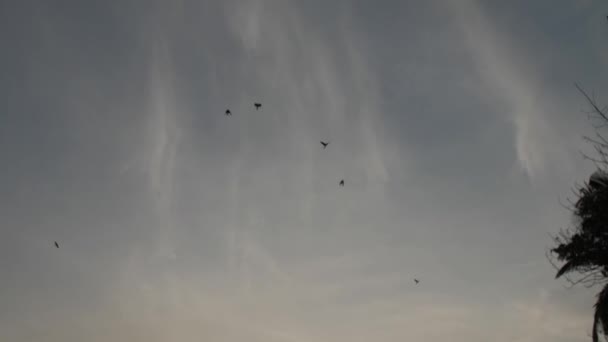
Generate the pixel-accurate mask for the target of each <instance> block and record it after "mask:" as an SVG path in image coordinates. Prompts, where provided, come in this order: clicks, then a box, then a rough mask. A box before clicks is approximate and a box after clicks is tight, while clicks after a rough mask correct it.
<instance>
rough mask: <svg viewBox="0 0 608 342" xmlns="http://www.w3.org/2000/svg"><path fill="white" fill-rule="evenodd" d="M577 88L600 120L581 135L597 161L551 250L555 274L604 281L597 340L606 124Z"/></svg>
mask: <svg viewBox="0 0 608 342" xmlns="http://www.w3.org/2000/svg"><path fill="white" fill-rule="evenodd" d="M577 89H578V90H579V91H580V92H581V93H582V94H583V95H584V96H585V98H586V99H587V101H588V102H589V104H590V105H591V107H592V108H593V109H592V112H591V114H592V118H594V119H596V120H599V121H600V122H601V123H602V124H601V125H598V126H595V128H596V135H595V137H594V138H589V137H586V138H585V139H586V140H587V141H588V142H590V143H591V144H592V145H593V146H594V147H595V150H596V152H597V154H598V156H599V157H589V156H586V157H587V159H590V160H592V161H593V162H594V163H595V164H596V165H597V167H598V170H597V171H596V172H595V173H593V174H592V175H591V177H589V180H588V182H586V183H585V184H584V185H583V186H582V187H580V188H579V189H578V190H577V193H576V195H577V197H578V198H577V200H576V201H575V202H574V203H572V208H571V210H572V212H573V215H574V218H575V219H576V220H575V223H574V227H572V228H571V229H569V230H566V231H562V232H561V233H560V234H559V235H558V236H557V237H556V238H555V242H556V244H557V246H556V247H554V248H553V249H551V252H552V254H553V255H556V256H557V260H559V261H560V262H563V265H562V266H561V267H559V268H558V271H557V274H556V278H559V277H562V276H564V277H566V279H568V281H569V282H571V283H572V284H578V283H582V284H584V285H586V286H588V287H591V286H593V285H596V284H603V285H604V287H603V289H602V290H601V291H600V293H599V294H598V296H597V300H596V303H595V313H594V318H593V332H592V338H593V341H594V342H598V341H599V333H600V330H601V331H602V334H603V335H604V337H608V285H606V283H607V282H608V173H606V172H605V170H606V167H608V140H607V139H606V138H605V137H604V136H603V135H602V134H601V133H600V132H599V129H600V128H602V127H605V126H606V124H608V116H606V114H605V113H604V112H603V111H602V110H601V109H600V108H599V107H598V106H597V105H596V104H595V102H594V101H593V100H592V99H591V98H590V97H589V96H587V94H586V93H585V92H584V91H583V90H582V89H581V88H580V87H579V86H578V85H577ZM550 260H551V259H550ZM571 273H578V274H579V275H580V277H579V278H578V279H577V280H574V281H573V280H571V279H569V278H568V277H567V276H566V275H567V274H571Z"/></svg>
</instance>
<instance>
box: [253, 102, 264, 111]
mask: <svg viewBox="0 0 608 342" xmlns="http://www.w3.org/2000/svg"><path fill="white" fill-rule="evenodd" d="M253 105H254V106H255V110H258V109H260V107H262V104H261V103H258V102H256V103H254V104H253Z"/></svg>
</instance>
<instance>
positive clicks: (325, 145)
mask: <svg viewBox="0 0 608 342" xmlns="http://www.w3.org/2000/svg"><path fill="white" fill-rule="evenodd" d="M321 145H323V149H325V148H326V147H327V145H329V141H328V142H323V141H321Z"/></svg>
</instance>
